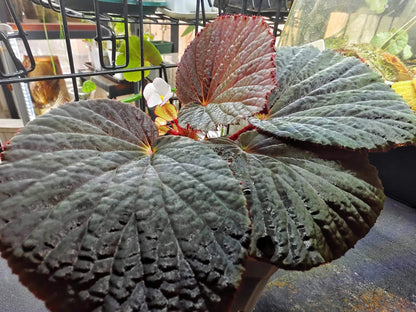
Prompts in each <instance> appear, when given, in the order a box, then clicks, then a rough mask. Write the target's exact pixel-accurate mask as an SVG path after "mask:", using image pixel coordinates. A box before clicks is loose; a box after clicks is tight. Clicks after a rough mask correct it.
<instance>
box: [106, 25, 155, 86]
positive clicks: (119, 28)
mask: <svg viewBox="0 0 416 312" xmlns="http://www.w3.org/2000/svg"><path fill="white" fill-rule="evenodd" d="M112 27H113V30H114V32H115V33H116V35H123V34H124V33H125V27H124V23H121V22H118V23H114V24H113V25H112ZM152 39H153V36H152V35H151V34H145V35H144V38H143V53H144V55H143V58H144V64H141V56H140V38H139V37H138V36H134V35H129V60H128V61H129V62H128V65H127V67H126V68H136V67H142V65H144V66H145V67H148V66H151V65H154V66H157V65H160V63H162V62H163V59H162V56H161V54H160V52H159V50H158V49H157V48H156V47H155V46H154V45H153V43H151V42H150V40H152ZM126 63H127V54H126V42H125V41H124V40H118V42H117V58H116V65H118V66H122V65H125V64H126ZM147 75H149V71H148V70H147V71H144V76H145V77H146V76H147ZM123 76H124V78H125V79H126V80H127V81H132V82H137V81H140V80H141V79H142V72H141V71H135V72H126V73H123Z"/></svg>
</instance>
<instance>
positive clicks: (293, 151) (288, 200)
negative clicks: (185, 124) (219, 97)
mask: <svg viewBox="0 0 416 312" xmlns="http://www.w3.org/2000/svg"><path fill="white" fill-rule="evenodd" d="M211 144H212V148H213V149H214V150H215V151H217V153H218V154H219V155H221V156H222V157H223V158H224V159H225V160H228V162H229V164H230V167H231V170H232V171H233V172H234V174H235V176H236V178H237V179H239V180H241V181H242V188H243V191H244V194H245V196H246V198H247V202H248V205H249V210H250V217H251V219H252V222H253V232H252V240H251V247H250V254H251V256H254V257H257V258H260V259H263V260H265V261H270V262H271V263H273V264H275V265H277V266H278V267H279V268H285V269H292V270H293V269H294V270H306V269H310V268H311V267H314V266H317V265H320V264H322V263H325V262H329V261H331V260H333V259H336V258H338V257H340V256H342V255H343V254H344V253H345V252H346V251H347V250H348V249H350V248H351V247H353V246H354V244H355V243H356V242H357V240H358V239H360V238H362V237H363V236H364V235H365V234H366V233H367V232H368V231H369V229H370V228H371V226H372V225H373V224H374V222H375V221H376V218H377V216H378V214H379V213H380V211H381V209H382V207H383V200H384V194H383V192H382V186H381V184H380V181H379V180H378V178H377V171H376V170H375V168H374V167H372V166H370V164H369V162H368V159H367V154H366V153H360V152H348V151H345V150H337V149H330V148H323V147H311V146H310V147H309V148H308V146H307V145H303V146H302V145H300V146H298V147H295V146H293V145H290V144H288V143H284V142H282V141H280V140H278V139H277V138H274V137H271V136H266V135H261V134H258V133H257V132H256V131H252V132H246V133H244V134H242V135H241V136H240V138H239V141H238V142H233V141H231V140H229V139H226V138H220V139H213V140H211ZM301 147H303V149H301Z"/></svg>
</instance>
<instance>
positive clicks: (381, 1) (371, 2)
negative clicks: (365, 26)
mask: <svg viewBox="0 0 416 312" xmlns="http://www.w3.org/2000/svg"><path fill="white" fill-rule="evenodd" d="M388 2H389V1H388V0H365V3H366V4H367V6H368V8H369V9H370V10H371V11H373V12H374V13H376V14H381V13H383V12H384V11H385V10H386V7H387V4H388Z"/></svg>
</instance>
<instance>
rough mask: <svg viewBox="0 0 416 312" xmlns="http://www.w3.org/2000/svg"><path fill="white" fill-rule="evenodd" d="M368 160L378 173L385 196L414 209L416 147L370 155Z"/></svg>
mask: <svg viewBox="0 0 416 312" xmlns="http://www.w3.org/2000/svg"><path fill="white" fill-rule="evenodd" d="M369 158H370V162H371V164H372V165H374V166H375V167H376V168H377V170H378V171H379V177H380V179H381V181H382V183H383V186H384V192H385V193H386V195H388V196H390V197H392V198H394V199H396V200H398V201H400V202H403V203H405V204H407V205H409V206H411V207H414V208H416V192H415V191H416V188H415V181H416V146H403V147H399V148H396V149H393V150H390V151H388V152H386V153H370V155H369Z"/></svg>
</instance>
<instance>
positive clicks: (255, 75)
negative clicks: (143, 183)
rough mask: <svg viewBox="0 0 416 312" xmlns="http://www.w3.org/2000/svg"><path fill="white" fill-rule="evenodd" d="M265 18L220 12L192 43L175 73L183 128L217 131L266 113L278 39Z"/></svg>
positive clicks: (272, 86) (272, 80)
mask: <svg viewBox="0 0 416 312" xmlns="http://www.w3.org/2000/svg"><path fill="white" fill-rule="evenodd" d="M268 29H269V28H268V26H267V24H266V23H265V22H264V20H263V19H262V18H261V17H258V16H257V17H247V16H238V15H236V16H221V17H219V18H217V19H216V21H215V22H214V23H212V24H209V25H208V26H207V27H206V28H205V29H204V30H203V31H201V32H200V33H199V34H198V36H197V37H196V38H195V39H194V40H193V41H192V42H191V44H190V45H189V46H188V47H187V49H186V51H185V53H184V55H183V57H182V59H181V61H180V63H179V65H178V71H177V74H176V91H177V95H178V98H179V99H180V101H181V103H182V104H183V105H184V106H183V108H182V109H181V111H180V113H179V122H180V125H181V126H182V127H185V126H186V125H187V124H189V125H190V126H191V127H192V128H194V129H199V130H216V128H217V125H227V124H235V123H237V122H238V121H239V120H240V119H243V118H247V117H249V116H252V115H254V114H255V113H257V112H259V111H261V110H262V109H263V108H264V107H265V105H266V98H267V95H268V93H269V92H270V91H271V90H272V89H273V88H274V87H275V86H276V85H275V79H274V73H273V71H274V68H275V66H274V62H273V56H274V54H275V51H274V47H273V43H274V37H273V35H272V34H271V33H270V31H269V30H268Z"/></svg>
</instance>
